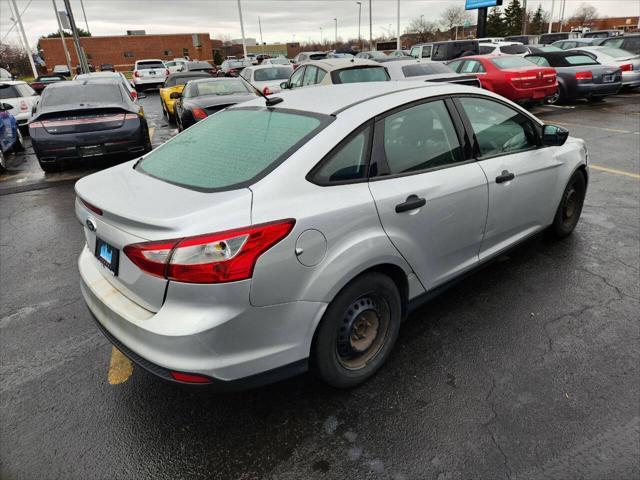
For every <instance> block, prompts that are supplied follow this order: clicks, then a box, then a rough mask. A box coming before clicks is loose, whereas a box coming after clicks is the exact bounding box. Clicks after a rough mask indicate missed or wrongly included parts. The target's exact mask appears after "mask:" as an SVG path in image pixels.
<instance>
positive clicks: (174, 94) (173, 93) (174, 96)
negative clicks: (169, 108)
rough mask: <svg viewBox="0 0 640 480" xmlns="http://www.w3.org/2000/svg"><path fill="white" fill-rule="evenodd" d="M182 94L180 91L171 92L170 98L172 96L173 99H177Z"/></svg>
mask: <svg viewBox="0 0 640 480" xmlns="http://www.w3.org/2000/svg"><path fill="white" fill-rule="evenodd" d="M181 96H182V94H181V93H180V92H171V95H169V98H171V99H172V100H177V99H179V98H180V97H181Z"/></svg>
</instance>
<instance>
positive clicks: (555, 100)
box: [545, 85, 564, 105]
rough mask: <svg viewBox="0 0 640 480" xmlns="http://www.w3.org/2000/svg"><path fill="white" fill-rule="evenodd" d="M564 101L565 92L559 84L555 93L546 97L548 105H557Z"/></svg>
mask: <svg viewBox="0 0 640 480" xmlns="http://www.w3.org/2000/svg"><path fill="white" fill-rule="evenodd" d="M563 101H564V93H563V91H562V87H561V86H560V85H558V88H557V89H556V91H555V93H554V94H553V95H551V96H550V97H547V98H546V99H545V103H547V104H548V105H557V104H559V103H561V102H563Z"/></svg>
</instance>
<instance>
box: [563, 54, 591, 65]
mask: <svg viewBox="0 0 640 480" xmlns="http://www.w3.org/2000/svg"><path fill="white" fill-rule="evenodd" d="M564 59H565V61H566V62H567V63H568V64H569V65H598V62H597V61H596V60H594V59H593V58H591V57H589V56H588V55H570V56H568V57H564Z"/></svg>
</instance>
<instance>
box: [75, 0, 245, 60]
mask: <svg viewBox="0 0 640 480" xmlns="http://www.w3.org/2000/svg"><path fill="white" fill-rule="evenodd" d="M65 1H68V0H65ZM238 14H239V15H240V33H242V53H243V54H244V58H247V42H246V40H245V39H244V22H243V21H242V6H241V5H240V0H238Z"/></svg>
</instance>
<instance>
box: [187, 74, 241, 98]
mask: <svg viewBox="0 0 640 480" xmlns="http://www.w3.org/2000/svg"><path fill="white" fill-rule="evenodd" d="M188 88H189V92H188V96H189V97H199V96H201V95H232V94H234V93H247V92H249V89H248V88H247V87H246V86H245V84H244V83H243V82H242V81H241V80H238V79H236V78H229V79H218V80H211V81H210V82H196V83H190V84H189V87H188Z"/></svg>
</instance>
